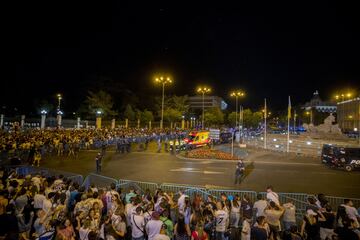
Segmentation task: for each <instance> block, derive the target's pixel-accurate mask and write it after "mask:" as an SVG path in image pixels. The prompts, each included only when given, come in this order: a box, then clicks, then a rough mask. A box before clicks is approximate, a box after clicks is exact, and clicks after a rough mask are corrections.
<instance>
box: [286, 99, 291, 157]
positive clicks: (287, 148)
mask: <svg viewBox="0 0 360 240" xmlns="http://www.w3.org/2000/svg"><path fill="white" fill-rule="evenodd" d="M290 118H291V102H290V96H289V106H288V129H287V143H286V152H289V150H290V149H289V147H290V145H289V144H290Z"/></svg>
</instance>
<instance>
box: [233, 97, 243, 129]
mask: <svg viewBox="0 0 360 240" xmlns="http://www.w3.org/2000/svg"><path fill="white" fill-rule="evenodd" d="M243 96H245V93H244V92H243V91H241V90H238V91H233V92H231V93H230V97H235V102H236V106H235V126H237V110H238V98H239V97H243ZM239 115H240V116H239V117H241V114H240V113H239ZM239 130H240V119H239Z"/></svg>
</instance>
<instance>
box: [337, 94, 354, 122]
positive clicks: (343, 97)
mask: <svg viewBox="0 0 360 240" xmlns="http://www.w3.org/2000/svg"><path fill="white" fill-rule="evenodd" d="M351 97H352V94H351V93H350V92H347V93H345V92H342V93H339V94H336V95H335V99H336V101H337V104H338V105H339V101H340V99H341V101H340V102H344V101H345V99H349V98H351ZM341 109H342V111H339V113H341V114H340V115H341V118H340V117H339V114H337V121H338V123H340V124H339V125H340V128H341V129H344V127H345V120H346V119H345V118H346V117H345V108H344V105H342V107H341Z"/></svg>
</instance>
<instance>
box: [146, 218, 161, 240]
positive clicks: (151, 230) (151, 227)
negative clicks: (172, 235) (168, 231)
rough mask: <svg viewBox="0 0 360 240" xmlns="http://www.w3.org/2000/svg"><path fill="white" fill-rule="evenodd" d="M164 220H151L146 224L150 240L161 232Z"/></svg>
mask: <svg viewBox="0 0 360 240" xmlns="http://www.w3.org/2000/svg"><path fill="white" fill-rule="evenodd" d="M162 225H163V222H162V221H160V220H150V221H149V222H148V223H147V224H146V226H145V229H146V232H147V234H148V240H154V238H155V235H156V234H159V233H160V230H161V227H162Z"/></svg>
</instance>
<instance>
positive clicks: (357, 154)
mask: <svg viewBox="0 0 360 240" xmlns="http://www.w3.org/2000/svg"><path fill="white" fill-rule="evenodd" d="M321 162H322V163H324V164H327V165H329V166H330V167H336V168H342V169H345V170H346V171H348V172H351V171H352V170H354V169H360V148H356V147H340V146H333V145H330V144H325V145H324V146H323V148H322V152H321Z"/></svg>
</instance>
